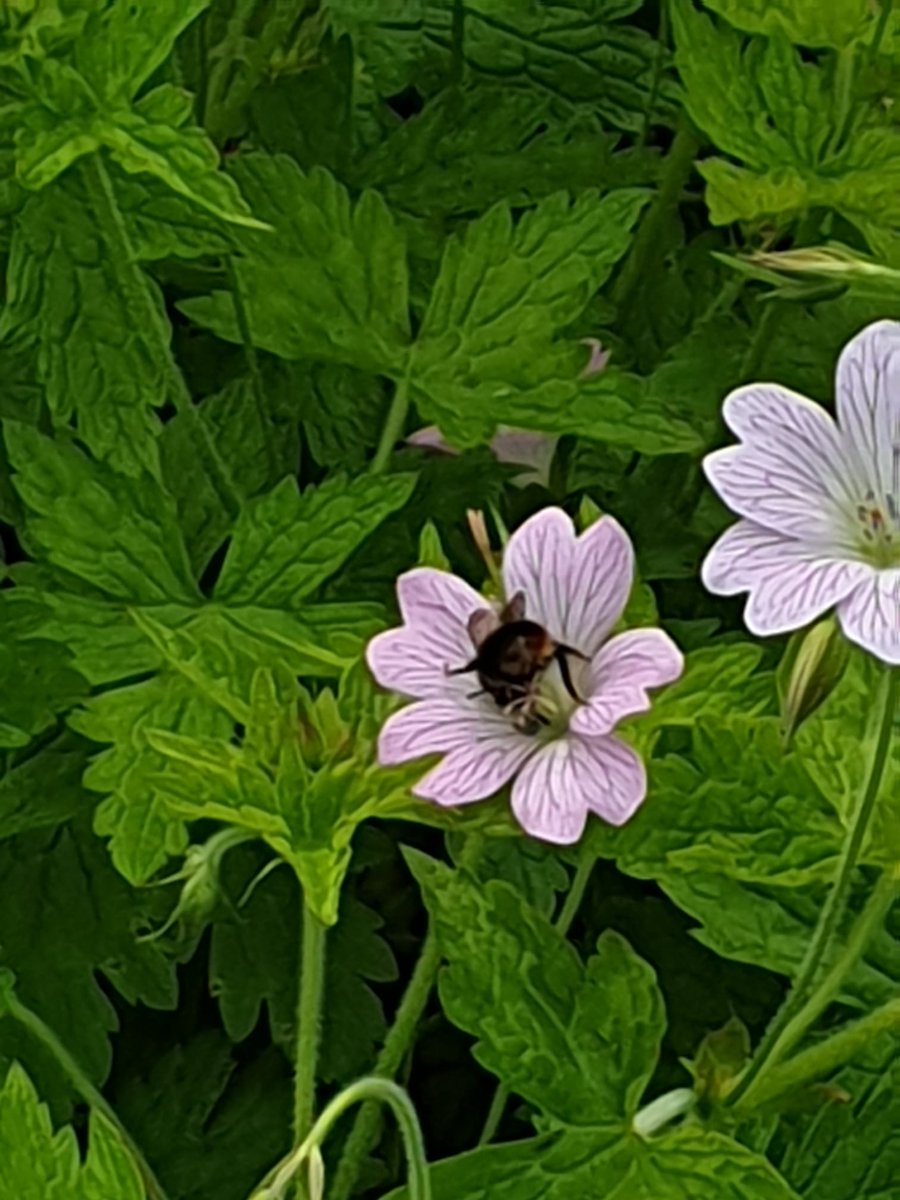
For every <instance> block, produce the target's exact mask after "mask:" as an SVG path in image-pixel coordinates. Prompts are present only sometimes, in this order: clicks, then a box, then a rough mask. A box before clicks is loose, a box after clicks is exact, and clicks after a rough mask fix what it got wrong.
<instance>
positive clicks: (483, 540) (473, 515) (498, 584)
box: [466, 508, 503, 596]
mask: <svg viewBox="0 0 900 1200" xmlns="http://www.w3.org/2000/svg"><path fill="white" fill-rule="evenodd" d="M466 520H467V521H468V522H469V530H470V531H471V534H472V541H473V542H474V543H475V548H476V550H477V551H478V553H479V554H480V555H481V557H482V558H483V559H484V563H485V566H486V567H487V569H488V575H489V576H490V579H491V583H492V584H493V586H494V589H495V590H496V592H497V594H498V595H500V596H502V595H503V579H502V577H501V575H500V563H499V561H498V559H499V556H498V555H496V554H495V553H494V551H493V550H492V549H491V539H490V535H489V534H488V528H487V522H486V521H485V519H484V513H483V512H481V510H480V509H475V508H469V509H467V510H466Z"/></svg>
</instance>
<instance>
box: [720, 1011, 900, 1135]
mask: <svg viewBox="0 0 900 1200" xmlns="http://www.w3.org/2000/svg"><path fill="white" fill-rule="evenodd" d="M898 1028H900V998H895V999H893V1000H889V1001H888V1002H887V1003H886V1004H882V1006H881V1007H880V1008H876V1009H875V1011H874V1012H871V1013H867V1014H866V1016H864V1017H860V1019H859V1020H858V1021H854V1022H853V1024H852V1025H848V1026H847V1027H846V1028H845V1029H841V1030H840V1031H839V1032H838V1033H835V1034H834V1035H833V1036H832V1037H829V1038H826V1039H825V1040H824V1041H822V1042H819V1043H818V1044H817V1045H815V1046H811V1047H810V1048H809V1049H808V1050H804V1051H802V1052H801V1053H800V1054H795V1055H794V1057H793V1058H792V1059H791V1060H790V1061H789V1062H786V1063H784V1064H783V1065H782V1066H780V1067H775V1068H773V1070H771V1071H769V1072H767V1074H766V1076H765V1078H764V1079H762V1080H760V1083H759V1085H758V1086H757V1087H756V1088H754V1089H753V1095H752V1097H751V1095H750V1093H749V1092H748V1093H747V1094H746V1095H745V1096H744V1098H743V1099H742V1100H741V1101H740V1103H739V1104H737V1105H736V1106H735V1111H736V1112H742V1113H743V1112H748V1111H749V1110H751V1109H757V1108H759V1107H760V1105H763V1104H768V1103H770V1102H771V1101H773V1100H777V1099H778V1098H779V1097H780V1096H783V1095H784V1094H785V1093H786V1092H791V1091H794V1090H796V1089H797V1088H799V1087H803V1086H804V1085H805V1084H808V1083H812V1082H813V1080H816V1079H823V1078H826V1077H827V1076H828V1075H830V1074H831V1073H832V1072H833V1071H836V1070H837V1069H838V1067H842V1066H843V1065H844V1063H847V1062H850V1060H851V1059H853V1058H855V1057H856V1055H857V1054H858V1053H859V1052H860V1050H862V1049H863V1047H864V1046H866V1045H868V1043H869V1042H871V1041H872V1039H873V1038H877V1037H878V1036H879V1035H880V1034H882V1033H893V1032H895V1031H896V1030H897V1029H898Z"/></svg>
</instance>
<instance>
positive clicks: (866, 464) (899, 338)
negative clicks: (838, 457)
mask: <svg viewBox="0 0 900 1200" xmlns="http://www.w3.org/2000/svg"><path fill="white" fill-rule="evenodd" d="M837 413H838V421H839V422H840V426H841V430H842V432H843V433H844V437H845V443H846V445H847V450H848V453H850V454H851V455H852V456H853V458H854V461H855V463H856V470H857V473H858V475H859V477H860V478H861V479H862V480H867V481H868V483H869V486H870V487H874V490H875V491H876V493H877V492H878V491H879V489H880V491H881V498H883V497H884V496H885V494H887V495H893V496H894V498H895V499H900V497H898V496H897V491H898V485H900V479H898V478H897V475H898V471H900V467H898V455H900V323H898V322H897V321H876V322H875V323H874V324H873V325H868V326H867V327H866V328H865V329H864V330H863V331H862V332H861V333H858V334H857V335H856V337H855V338H853V339H852V341H850V342H848V343H847V345H846V346H845V347H844V349H843V351H842V352H841V357H840V358H839V360H838V366H837ZM863 499H865V495H864V494H863V495H862V496H859V497H857V501H861V500H863Z"/></svg>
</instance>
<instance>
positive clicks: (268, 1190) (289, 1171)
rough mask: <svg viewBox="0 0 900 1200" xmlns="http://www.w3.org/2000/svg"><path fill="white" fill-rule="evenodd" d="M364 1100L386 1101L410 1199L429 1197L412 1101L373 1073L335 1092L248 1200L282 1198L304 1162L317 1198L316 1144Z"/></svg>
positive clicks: (319, 1174) (320, 1171)
mask: <svg viewBox="0 0 900 1200" xmlns="http://www.w3.org/2000/svg"><path fill="white" fill-rule="evenodd" d="M366 1100H375V1101H378V1102H380V1103H382V1104H387V1105H388V1106H389V1108H390V1109H391V1110H392V1111H393V1113H394V1116H395V1117H396V1118H397V1124H398V1125H399V1126H400V1132H401V1134H402V1135H403V1146H404V1150H405V1151H406V1163H407V1169H408V1190H409V1197H410V1200H431V1181H430V1180H429V1177H428V1160H427V1159H426V1158H425V1147H424V1145H423V1143H422V1131H421V1129H420V1128H419V1119H418V1117H417V1116H416V1110H415V1108H413V1105H412V1101H411V1100H410V1098H409V1096H407V1094H406V1092H404V1090H403V1089H402V1088H400V1087H398V1086H397V1084H396V1083H394V1082H393V1081H392V1080H390V1079H377V1078H375V1077H374V1076H368V1077H367V1078H365V1079H360V1080H357V1082H356V1083H352V1084H351V1085H350V1086H349V1087H348V1088H345V1089H344V1090H343V1091H342V1092H341V1093H340V1094H339V1095H337V1096H335V1098H334V1099H333V1100H332V1101H331V1103H330V1104H328V1105H327V1106H326V1108H325V1109H324V1111H323V1112H322V1115H321V1116H320V1117H319V1119H318V1120H317V1121H316V1123H315V1125H313V1127H312V1129H311V1130H310V1133H309V1136H308V1137H306V1138H305V1139H304V1140H303V1142H302V1143H301V1144H300V1145H299V1146H298V1147H297V1148H296V1149H295V1150H292V1151H291V1153H290V1154H288V1155H287V1157H286V1158H284V1159H283V1160H282V1162H281V1163H280V1164H279V1165H278V1166H277V1167H276V1168H275V1169H274V1171H272V1172H270V1175H269V1182H267V1183H263V1184H262V1185H260V1187H258V1188H256V1189H255V1190H254V1191H253V1192H252V1193H251V1196H250V1200H282V1197H283V1196H284V1195H285V1190H286V1189H287V1188H288V1187H290V1185H291V1183H292V1182H293V1181H294V1179H295V1177H296V1176H297V1174H298V1173H299V1171H300V1169H301V1168H302V1167H303V1166H304V1164H306V1165H307V1166H308V1167H309V1168H310V1178H311V1184H312V1186H311V1187H310V1195H311V1197H312V1200H319V1197H320V1196H321V1194H322V1177H323V1168H322V1159H321V1152H320V1147H321V1145H322V1143H323V1142H324V1140H325V1138H326V1137H327V1136H328V1134H329V1132H330V1131H331V1128H332V1126H333V1125H334V1123H335V1121H337V1119H338V1118H339V1117H340V1116H341V1115H342V1114H343V1113H344V1112H345V1111H346V1110H347V1109H348V1108H350V1106H351V1105H353V1104H358V1103H360V1102H363V1101H366Z"/></svg>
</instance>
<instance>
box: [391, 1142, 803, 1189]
mask: <svg viewBox="0 0 900 1200" xmlns="http://www.w3.org/2000/svg"><path fill="white" fill-rule="evenodd" d="M430 1174H431V1186H432V1195H433V1198H434V1200H569V1198H572V1197H578V1198H579V1200H581V1198H582V1197H584V1200H588V1198H589V1197H595V1196H603V1197H604V1200H699V1197H701V1196H702V1197H703V1200H797V1193H796V1192H794V1191H793V1190H792V1189H791V1188H790V1186H789V1185H788V1184H787V1183H786V1182H785V1181H784V1180H783V1179H782V1178H781V1177H780V1176H779V1174H778V1173H777V1171H775V1169H774V1168H773V1167H772V1166H770V1164H769V1163H767V1162H766V1160H765V1159H764V1158H762V1157H761V1156H760V1155H757V1154H754V1153H753V1152H752V1151H751V1150H748V1149H747V1148H746V1146H742V1145H740V1144H739V1143H738V1142H735V1141H732V1140H731V1138H727V1137H724V1136H723V1135H722V1134H720V1133H713V1132H709V1131H706V1130H702V1129H700V1128H697V1127H692V1126H685V1127H683V1128H681V1129H678V1130H674V1131H671V1132H668V1133H665V1134H663V1135H661V1136H658V1137H655V1138H653V1139H652V1140H650V1141H644V1140H643V1139H641V1138H638V1137H635V1136H632V1137H631V1138H629V1139H627V1140H625V1139H624V1138H622V1137H621V1136H617V1135H616V1133H615V1132H614V1131H608V1130H602V1129H599V1130H594V1131H593V1132H591V1133H579V1134H574V1133H566V1134H565V1135H564V1136H563V1137H561V1138H557V1139H555V1140H554V1139H550V1138H546V1137H545V1138H534V1139H532V1140H530V1141H526V1142H512V1143H511V1144H508V1145H505V1146H483V1147H481V1148H480V1149H478V1150H473V1151H472V1152H471V1153H469V1154H461V1155H459V1156H458V1157H457V1158H450V1159H445V1160H444V1161H443V1162H439V1163H435V1164H434V1165H433V1166H432V1167H431V1169H430ZM408 1195H409V1193H408V1192H407V1190H406V1189H399V1190H398V1191H395V1192H391V1193H390V1196H389V1197H386V1198H385V1200H406V1198H407V1197H408Z"/></svg>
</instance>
